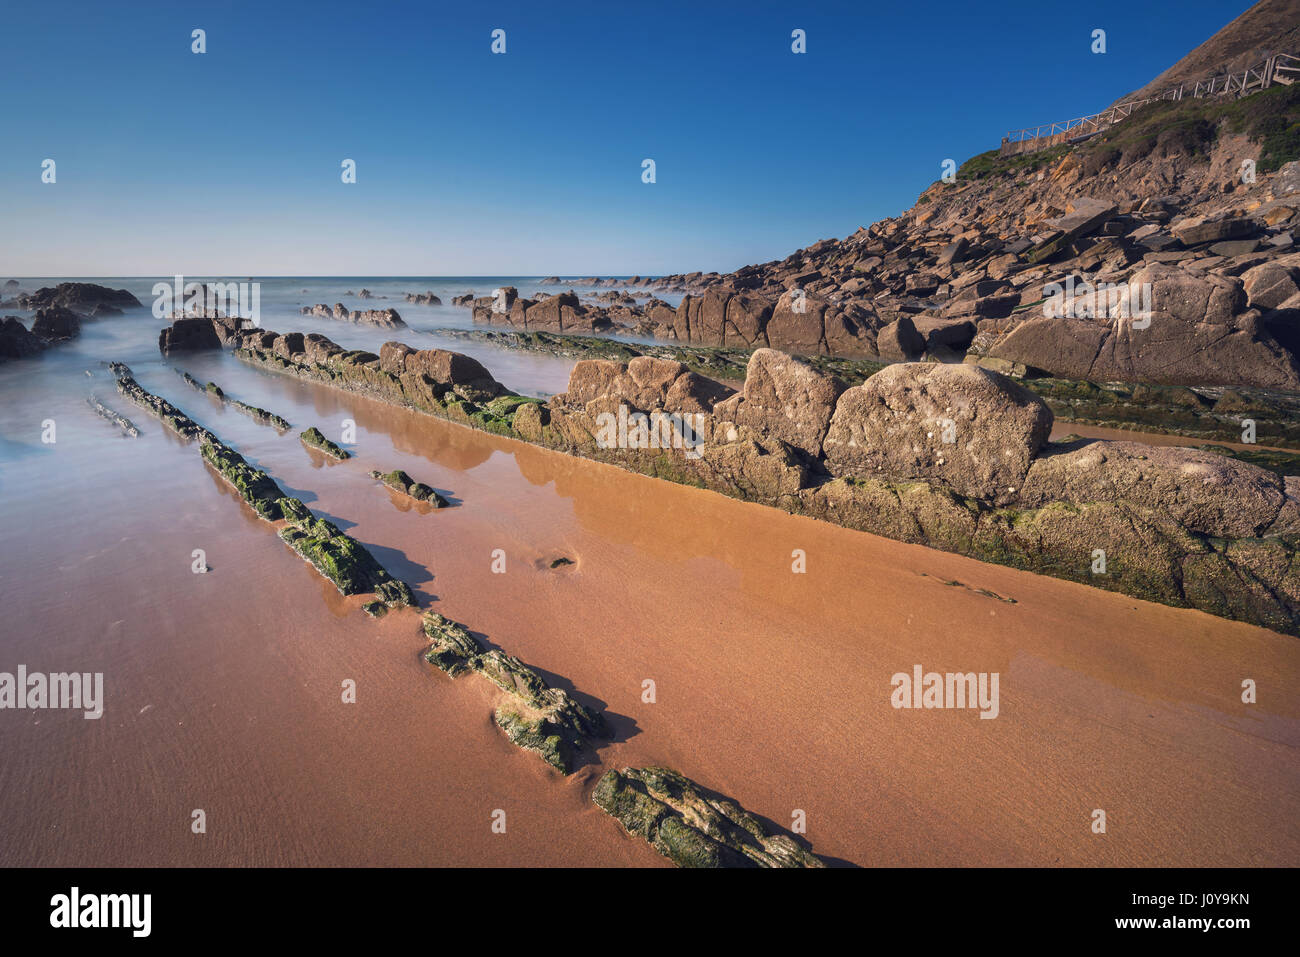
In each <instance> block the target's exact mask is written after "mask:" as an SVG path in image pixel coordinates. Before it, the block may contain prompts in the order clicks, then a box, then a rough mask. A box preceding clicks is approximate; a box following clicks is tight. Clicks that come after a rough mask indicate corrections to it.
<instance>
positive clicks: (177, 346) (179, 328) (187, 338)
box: [158, 319, 222, 356]
mask: <svg viewBox="0 0 1300 957" xmlns="http://www.w3.org/2000/svg"><path fill="white" fill-rule="evenodd" d="M216 326H217V323H216V322H215V321H214V320H212V319H177V320H175V321H174V322H172V324H171V325H170V326H166V327H165V328H163V329H162V330H161V331H159V333H158V351H159V352H161V353H162V354H163V355H165V356H167V355H171V354H173V353H176V352H198V351H201V350H204V349H220V348H221V343H222V340H221V338H220V337H219V336H218V335H217V330H216Z"/></svg>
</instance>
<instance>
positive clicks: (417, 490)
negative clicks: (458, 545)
mask: <svg viewBox="0 0 1300 957" xmlns="http://www.w3.org/2000/svg"><path fill="white" fill-rule="evenodd" d="M370 477H371V478H372V479H377V480H378V481H380V482H382V483H383V484H384V485H387V486H388V487H389V488H391V489H393V490H394V491H397V492H401V493H402V494H403V495H409V496H410V497H411V498H413V499H415V500H416V501H417V502H424V503H426V504H428V505H431V506H432V507H433V508H446V507H447V506H448V505H450V504H451V503H450V502H448V501H447V500H446V499H445V498H443V497H442V496H441V495H439V494H438V493H437V492H436V491H434V490H433V488H431V487H430V486H428V485H425V484H424V483H423V482H417V481H415V479H413V478H411V476H409V475H407V474H406V473H405V472H404V471H402V470H401V469H394V470H393V471H391V472H380V471H372V472H371V473H370Z"/></svg>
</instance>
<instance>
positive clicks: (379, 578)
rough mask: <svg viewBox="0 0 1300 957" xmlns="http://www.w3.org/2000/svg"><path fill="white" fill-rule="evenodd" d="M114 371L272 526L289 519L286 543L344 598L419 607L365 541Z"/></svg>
mask: <svg viewBox="0 0 1300 957" xmlns="http://www.w3.org/2000/svg"><path fill="white" fill-rule="evenodd" d="M110 368H111V369H112V371H113V374H114V376H116V377H117V388H118V391H119V392H120V393H122V395H124V396H126V397H127V398H129V399H131V400H132V401H133V402H136V403H137V404H138V405H141V406H143V407H144V408H146V409H149V410H150V411H151V412H153V413H154V414H155V415H156V416H158V418H159V419H161V420H162V421H163V423H165V424H166V425H167V426H168V427H169V428H171V429H172V430H173V431H174V432H176V433H177V434H178V435H180V436H182V437H183V438H186V439H193V440H196V441H198V442H199V444H200V452H201V454H202V456H203V459H204V461H206V462H207V463H208V464H209V465H211V466H212V467H213V468H214V469H216V471H217V472H218V473H219V474H220V475H221V477H222V478H223V479H224V480H225V482H226V483H227V484H228V485H229V486H230V487H231V488H232V489H234V491H235V492H237V493H238V494H239V497H240V498H242V499H243V500H244V501H245V502H246V503H248V505H249V506H251V507H252V509H253V510H254V511H255V512H257V514H258V516H259V517H261V518H262V519H264V520H265V521H268V522H272V523H275V522H280V521H283V522H284V523H285V524H284V525H283V527H281V528H280V530H279V536H280V539H281V540H282V541H283V542H284V543H285V544H286V545H288V546H289V547H290V548H292V549H293V550H294V552H296V553H297V554H298V556H299V557H301V558H302V559H303V560H304V561H306V562H308V563H309V564H311V565H312V566H313V567H314V568H316V570H317V571H319V572H320V573H321V574H322V575H324V576H325V577H326V578H328V579H329V580H330V581H331V582H333V584H334V586H335V587H336V588H337V589H338V590H339V592H340V593H341V594H343V595H359V594H373V595H374V596H375V597H374V599H373V600H371V601H369V602H367V603H366V604H365V605H364V606H363V607H364V608H365V611H366V612H367V613H368V614H370V615H372V616H374V617H379V616H381V615H383V614H385V613H387V611H388V610H389V609H391V608H398V607H403V606H410V607H416V604H417V603H416V600H415V596H414V594H413V593H412V592H411V588H410V586H409V585H407V584H406V583H405V582H403V581H399V580H398V579H396V578H394V577H393V576H392V575H390V574H389V573H388V571H387V570H386V569H385V568H384V567H383V566H382V565H380V564H379V562H377V561H376V560H375V558H374V556H373V555H371V554H370V552H369V551H368V550H367V549H366V548H365V546H363V545H362V544H361V543H360V542H358V541H357V540H356V539H354V538H352V537H351V536H349V535H346V534H344V533H343V532H342V531H340V530H339V529H338V528H337V527H336V526H335V525H334V524H333V523H331V522H328V521H326V520H325V519H321V518H317V517H316V516H315V515H314V514H313V513H312V511H311V510H310V509H309V508H307V506H306V505H304V504H303V503H302V502H301V501H300V500H298V499H296V498H291V497H289V496H286V495H285V494H284V492H283V490H281V488H280V487H279V486H278V485H277V484H276V483H275V481H274V480H273V479H272V478H271V477H270V476H269V475H267V474H266V473H265V472H263V471H261V470H260V469H255V468H253V467H252V466H250V465H249V464H248V463H247V462H246V461H245V460H244V458H243V456H241V455H240V454H239V453H238V452H237V451H235V450H234V449H233V448H231V447H230V446H228V445H226V444H225V443H224V442H222V441H221V440H220V439H218V438H217V437H216V436H215V435H213V434H212V433H211V432H209V431H208V430H207V429H205V428H203V427H202V426H200V425H199V424H198V423H197V422H195V421H194V420H193V419H191V418H190V417H189V416H187V415H186V414H185V413H184V412H182V411H181V410H180V409H178V408H176V406H174V405H172V404H171V403H170V402H168V401H167V400H166V399H163V398H162V397H160V396H157V395H154V394H153V393H151V392H149V391H147V390H146V389H144V388H143V387H142V386H141V385H140V384H139V383H138V382H136V380H135V378H134V376H132V374H131V370H130V369H129V368H128V367H127V366H125V365H123V364H121V363H113V364H112V365H111V366H110Z"/></svg>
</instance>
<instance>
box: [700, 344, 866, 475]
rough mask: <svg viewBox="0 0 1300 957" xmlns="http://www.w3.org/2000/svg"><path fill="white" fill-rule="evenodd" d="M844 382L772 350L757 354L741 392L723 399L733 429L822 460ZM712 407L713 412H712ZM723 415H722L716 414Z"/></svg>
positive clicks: (750, 360)
mask: <svg viewBox="0 0 1300 957" xmlns="http://www.w3.org/2000/svg"><path fill="white" fill-rule="evenodd" d="M843 391H844V383H843V382H841V381H840V380H839V379H836V378H835V377H834V376H828V375H823V374H822V373H820V372H818V371H817V370H815V369H813V368H811V367H810V366H808V365H806V364H804V363H803V362H800V361H799V360H798V359H794V358H791V357H790V356H788V355H786V354H785V353H784V352H777V351H776V350H775V349H756V350H755V351H754V354H753V355H752V356H750V358H749V366H748V368H747V369H746V370H745V387H744V389H743V391H741V392H740V393H738V394H737V395H736V396H734V397H732V398H731V399H729V400H727V401H728V402H729V403H733V405H732V406H731V408H729V409H728V414H729V416H730V418H731V420H732V421H733V422H735V424H736V425H740V426H747V427H749V428H750V429H753V430H754V431H755V432H756V433H758V435H760V436H762V437H764V438H777V439H780V440H781V441H783V442H786V443H788V444H789V445H792V446H794V447H795V448H799V449H803V451H805V452H806V453H808V455H809V456H811V457H812V458H814V459H816V458H820V457H821V454H822V442H823V440H824V439H825V438H826V431H827V430H828V429H829V428H830V425H831V416H832V415H834V413H835V402H836V400H837V399H838V398H839V397H840V393H842V392H843ZM715 408H716V407H715ZM719 414H721V410H719Z"/></svg>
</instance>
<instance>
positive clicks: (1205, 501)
mask: <svg viewBox="0 0 1300 957" xmlns="http://www.w3.org/2000/svg"><path fill="white" fill-rule="evenodd" d="M1285 497H1286V493H1285V486H1284V484H1283V480H1282V479H1281V478H1279V477H1278V476H1277V475H1275V474H1274V473H1273V472H1269V471H1267V470H1265V469H1262V468H1259V467H1258V466H1255V465H1250V464H1248V463H1246V462H1240V461H1237V460H1236V459H1233V458H1229V457H1228V456H1226V455H1222V454H1220V453H1216V452H1208V451H1203V450H1199V449H1187V448H1173V447H1166V446H1154V445H1142V444H1140V443H1137V442H1090V443H1088V444H1086V445H1084V446H1083V447H1081V448H1077V449H1072V450H1067V451H1063V452H1058V453H1055V454H1045V455H1043V456H1042V457H1040V458H1039V459H1038V460H1036V461H1035V462H1034V463H1033V466H1032V467H1031V468H1030V470H1029V474H1028V476H1027V477H1026V479H1025V481H1024V487H1023V488H1022V489H1021V496H1020V498H1021V502H1022V503H1023V504H1025V505H1027V506H1031V507H1032V506H1038V505H1047V504H1050V503H1052V502H1062V501H1064V502H1073V503H1075V504H1079V505H1082V504H1086V503H1089V502H1126V503H1132V504H1136V505H1138V506H1140V507H1142V508H1148V509H1151V510H1152V511H1154V512H1156V513H1158V514H1159V515H1161V516H1162V517H1167V518H1170V519H1173V520H1174V521H1175V522H1177V523H1178V524H1179V525H1182V526H1183V527H1185V528H1187V529H1190V530H1191V531H1194V532H1202V533H1204V534H1206V535H1213V536H1217V537H1223V538H1243V537H1244V538H1253V537H1255V536H1257V535H1259V534H1260V533H1261V532H1262V531H1264V529H1266V528H1268V526H1269V525H1271V524H1272V523H1273V521H1274V520H1275V519H1276V518H1277V517H1278V514H1279V511H1280V510H1281V508H1282V504H1283V501H1284V500H1285ZM1099 547H1101V546H1099Z"/></svg>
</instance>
